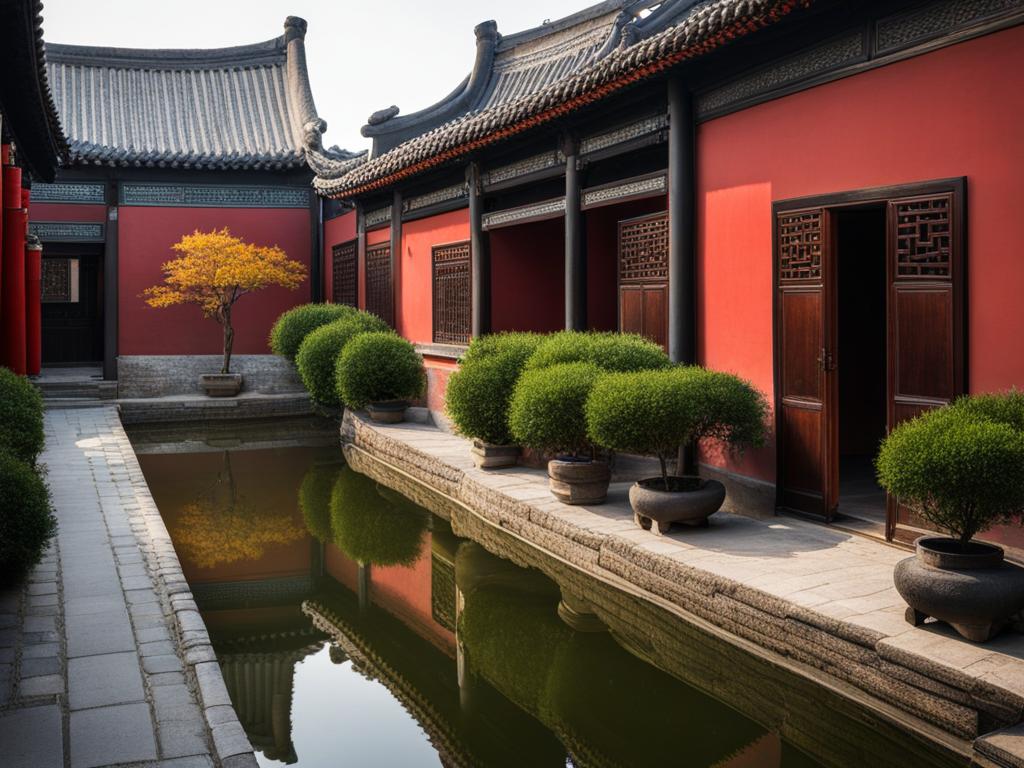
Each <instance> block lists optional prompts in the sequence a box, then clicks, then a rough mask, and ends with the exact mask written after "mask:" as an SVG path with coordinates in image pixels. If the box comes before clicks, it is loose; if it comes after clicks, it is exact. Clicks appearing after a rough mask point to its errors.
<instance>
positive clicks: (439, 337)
mask: <svg viewBox="0 0 1024 768" xmlns="http://www.w3.org/2000/svg"><path fill="white" fill-rule="evenodd" d="M433 254H434V257H433V265H434V266H433V273H434V279H433V284H434V343H435V344H468V343H469V337H470V335H471V334H472V332H473V317H472V288H471V286H470V278H469V274H470V273H469V243H454V244H452V245H440V246H438V247H436V248H434V251H433Z"/></svg>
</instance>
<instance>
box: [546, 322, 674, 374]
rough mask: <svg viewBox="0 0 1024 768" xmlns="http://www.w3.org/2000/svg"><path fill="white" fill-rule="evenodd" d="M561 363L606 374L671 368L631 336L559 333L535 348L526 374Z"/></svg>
mask: <svg viewBox="0 0 1024 768" xmlns="http://www.w3.org/2000/svg"><path fill="white" fill-rule="evenodd" d="M561 363H593V364H594V365H596V366H599V367H600V368H603V369H604V370H606V371H623V372H625V371H646V370H656V369H659V368H668V367H669V366H670V365H672V363H671V361H670V360H669V359H668V355H666V354H665V351H664V350H663V349H662V348H661V347H659V346H658V345H657V344H655V343H654V342H652V341H649V340H648V339H645V338H644V337H643V336H639V335H637V334H635V333H605V332H598V331H559V332H558V333H553V334H551V335H550V336H546V337H544V340H543V341H542V342H541V343H540V344H539V345H538V346H537V351H536V352H534V353H533V355H532V356H531V357H530V360H529V362H527V364H526V368H527V370H536V369H538V368H547V367H549V366H552V365H559V364H561Z"/></svg>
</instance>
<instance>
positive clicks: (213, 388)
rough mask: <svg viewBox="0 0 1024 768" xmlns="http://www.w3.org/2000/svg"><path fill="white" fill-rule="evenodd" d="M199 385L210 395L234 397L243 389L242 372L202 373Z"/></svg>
mask: <svg viewBox="0 0 1024 768" xmlns="http://www.w3.org/2000/svg"><path fill="white" fill-rule="evenodd" d="M199 386H200V387H202V388H203V391H204V392H205V393H206V394H207V395H209V396H210V397H234V396H235V395H237V394H238V393H239V392H241V391H242V374H240V373H202V374H200V375H199Z"/></svg>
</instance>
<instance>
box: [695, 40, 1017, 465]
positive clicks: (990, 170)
mask: <svg viewBox="0 0 1024 768" xmlns="http://www.w3.org/2000/svg"><path fill="white" fill-rule="evenodd" d="M1021 71H1024V27H1016V28H1013V29H1009V30H1005V31H1003V32H999V33H996V34H993V35H989V36H986V37H983V38H980V39H977V40H972V41H968V42H965V43H961V44H959V45H956V46H953V47H950V48H945V49H942V50H939V51H935V52H932V53H929V54H926V55H923V56H919V57H916V58H913V59H910V60H907V61H903V62H898V63H896V64H892V65H890V66H887V67H883V68H880V69H876V70H872V71H870V72H866V73H863V74H860V75H857V76H854V77H849V78H846V79H844V80H840V81H837V82H834V83H829V84H826V85H822V86H819V87H817V88H812V89H810V90H808V91H803V92H801V93H797V94H793V95H791V96H787V97H785V98H782V99H777V100H775V101H772V102H768V103H766V104H762V105H759V106H756V107H752V108H751V109H747V110H744V111H742V112H738V113H736V114H733V115H728V116H725V117H722V118H719V119H717V120H712V121H710V122H707V123H704V124H703V125H701V126H700V127H699V129H698V134H697V169H698V179H697V184H698V210H697V217H698V219H697V220H698V265H697V272H698V275H697V281H698V292H699V300H698V334H699V338H698V347H699V354H700V359H701V361H702V362H704V363H705V364H707V365H709V366H711V367H714V368H721V369H724V370H729V371H734V372H737V373H739V374H741V375H743V376H745V377H747V378H749V379H751V380H752V381H753V382H754V383H755V384H756V385H757V386H758V387H760V388H761V389H762V390H763V391H764V392H765V393H766V394H768V395H769V397H771V395H772V291H773V286H772V264H771V256H772V247H771V245H772V244H771V233H772V226H771V203H772V201H773V200H781V199H785V198H791V197H799V196H804V195H813V194H822V193H831V192H839V191H843V190H853V189H861V188H866V187H876V186H884V185H888V184H903V183H910V182H915V181H924V180H929V179H940V178H946V177H954V176H967V178H968V203H967V206H968V207H967V210H968V227H967V230H968V238H969V240H968V253H967V264H968V286H969V288H968V290H969V300H968V329H969V330H968V336H969V338H968V348H969V366H970V369H969V370H970V388H971V391H973V392H983V391H991V390H999V389H1004V388H1007V387H1010V386H1012V385H1017V386H1021V385H1022V384H1024V341H1022V339H1024V312H1020V311H1019V307H1018V303H1019V293H1020V289H1021V286H1022V285H1024V259H1022V258H1020V249H1019V247H1018V244H1017V241H1018V239H1019V238H1018V234H1017V233H1018V230H1019V225H1018V224H1017V218H1018V217H1017V216H1016V215H1015V213H1014V211H1013V209H1012V207H1011V206H1012V203H1013V202H1014V201H1015V200H1016V198H1017V197H1018V194H1017V193H1018V190H1019V174H1020V169H1021V168H1024V134H1022V133H1021V129H1020V126H1021V125H1022V124H1024V88H1021V85H1020V72H1021ZM939 94H941V99H940V102H941V103H940V102H937V101H936V96H937V95H939ZM738 468H739V469H740V470H742V471H744V472H747V473H749V474H751V475H754V476H757V477H760V478H763V479H765V480H769V481H773V480H774V475H775V455H774V451H773V450H772V449H770V448H769V449H766V450H762V451H760V452H752V453H748V455H747V458H746V459H745V460H744V462H742V463H741V464H739V465H738Z"/></svg>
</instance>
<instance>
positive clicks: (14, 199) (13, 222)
mask: <svg viewBox="0 0 1024 768" xmlns="http://www.w3.org/2000/svg"><path fill="white" fill-rule="evenodd" d="M3 172H4V190H3V200H4V232H3V244H4V250H3V262H2V268H3V273H4V278H3V284H2V285H0V331H2V332H0V342H3V344H2V349H0V363H2V364H3V365H5V366H7V367H8V368H10V369H11V370H12V371H14V372H15V373H17V374H21V375H22V376H24V375H25V213H24V212H23V209H22V207H21V169H20V168H18V167H16V166H13V165H5V166H4V171H3Z"/></svg>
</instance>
